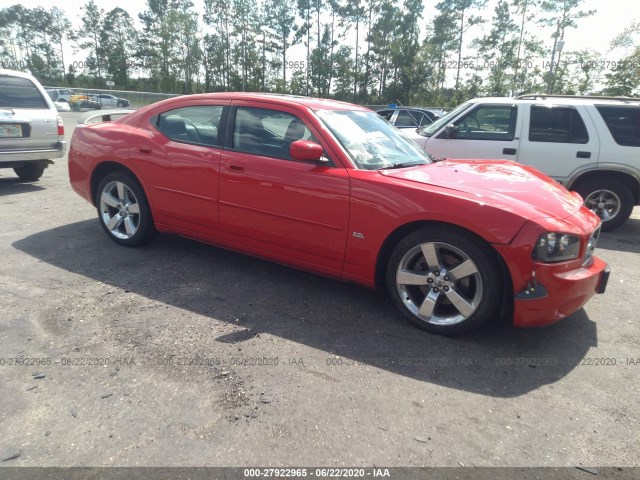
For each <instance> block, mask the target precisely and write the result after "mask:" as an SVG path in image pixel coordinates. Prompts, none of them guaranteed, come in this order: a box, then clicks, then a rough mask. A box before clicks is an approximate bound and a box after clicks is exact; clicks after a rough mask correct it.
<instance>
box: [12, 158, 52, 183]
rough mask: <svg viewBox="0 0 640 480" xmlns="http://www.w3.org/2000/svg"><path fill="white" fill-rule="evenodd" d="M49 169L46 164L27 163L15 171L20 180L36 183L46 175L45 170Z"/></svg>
mask: <svg viewBox="0 0 640 480" xmlns="http://www.w3.org/2000/svg"><path fill="white" fill-rule="evenodd" d="M45 168H47V165H46V163H45V162H29V163H25V164H24V165H22V166H21V167H16V168H14V169H13V171H14V172H16V175H18V177H20V180H23V181H25V182H35V181H36V180H38V179H39V178H40V177H41V176H42V174H43V173H44V169H45Z"/></svg>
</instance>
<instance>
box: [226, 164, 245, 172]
mask: <svg viewBox="0 0 640 480" xmlns="http://www.w3.org/2000/svg"><path fill="white" fill-rule="evenodd" d="M229 169H230V170H232V171H234V172H244V167H243V166H242V165H229Z"/></svg>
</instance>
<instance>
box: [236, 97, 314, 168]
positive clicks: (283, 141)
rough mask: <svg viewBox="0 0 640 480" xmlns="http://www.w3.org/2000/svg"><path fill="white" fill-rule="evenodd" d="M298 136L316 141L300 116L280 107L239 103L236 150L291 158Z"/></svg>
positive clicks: (299, 138)
mask: <svg viewBox="0 0 640 480" xmlns="http://www.w3.org/2000/svg"><path fill="white" fill-rule="evenodd" d="M296 140H311V141H313V142H315V141H316V139H315V138H314V137H313V135H312V134H311V132H310V131H309V129H308V128H307V127H306V126H305V124H304V122H303V121H302V120H300V119H299V118H298V117H296V116H294V115H291V114H289V113H285V112H280V111H277V110H268V109H264V108H250V107H238V109H237V111H236V119H235V125H234V130H233V148H234V150H238V151H241V152H247V153H254V154H256V155H265V156H267V157H275V158H284V159H290V158H291V157H290V156H289V145H291V143H292V142H295V141H296Z"/></svg>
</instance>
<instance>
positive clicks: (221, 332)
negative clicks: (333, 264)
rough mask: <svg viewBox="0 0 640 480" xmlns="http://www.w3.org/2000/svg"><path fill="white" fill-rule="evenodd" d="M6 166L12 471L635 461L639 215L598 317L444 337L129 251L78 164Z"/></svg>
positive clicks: (235, 270) (288, 290) (200, 257)
mask: <svg viewBox="0 0 640 480" xmlns="http://www.w3.org/2000/svg"><path fill="white" fill-rule="evenodd" d="M75 118H76V114H72V113H69V114H64V119H65V124H66V127H67V135H68V136H69V137H70V134H71V131H72V127H73V124H74V123H75ZM12 174H13V172H12V171H11V170H0V222H1V225H2V229H1V230H0V239H1V241H0V256H1V257H0V258H2V262H1V263H0V322H1V325H2V328H1V329H0V358H1V360H0V373H1V375H2V382H0V398H1V399H2V409H1V411H0V432H2V434H1V435H0V456H1V457H2V458H0V460H2V465H3V466H261V465H270V466H295V465H298V466H319V465H322V466H371V467H372V466H380V465H383V466H389V467H391V466H455V467H458V466H460V465H463V466H513V467H525V466H553V467H561V466H571V467H576V466H586V467H593V466H599V467H605V466H618V467H632V466H637V465H638V459H639V458H640V442H639V441H638V431H640V424H639V419H640V413H639V410H640V409H639V405H640V402H638V398H639V393H640V392H639V388H640V387H639V386H640V382H639V381H638V380H639V378H640V349H639V346H640V342H639V340H640V333H639V330H638V325H637V322H638V309H640V290H639V289H638V288H637V285H638V284H639V280H640V268H639V267H640V256H638V252H639V251H640V240H638V238H639V235H638V234H639V233H640V209H636V210H635V212H634V215H633V218H632V219H631V220H630V221H629V222H627V224H626V225H624V226H623V227H622V228H620V229H619V230H617V231H616V232H613V233H605V234H603V235H602V237H601V241H600V245H599V249H598V255H599V256H601V257H602V258H603V259H604V260H606V261H607V262H609V264H610V265H611V268H612V275H611V280H610V283H609V287H608V291H607V293H606V294H605V295H600V296H598V297H597V298H594V299H593V300H592V301H591V302H590V303H589V304H587V306H586V307H585V308H584V309H583V310H581V311H579V312H577V313H576V314H574V315H573V316H572V317H570V318H568V319H565V320H564V321H562V322H560V323H558V324H556V325H554V326H551V327H547V328H541V329H532V330H517V329H514V328H511V327H510V326H507V325H495V326H492V327H491V328H487V329H485V330H483V331H481V332H477V333H475V334H473V335H468V336H464V337H457V338H442V337H438V336H433V335H429V334H427V333H424V332H422V331H419V330H417V329H415V328H413V327H411V326H410V325H409V324H407V323H406V322H405V321H404V320H403V319H402V318H401V316H400V315H399V314H398V313H396V311H395V309H394V308H393V306H392V305H391V304H390V302H388V301H387V300H386V299H385V297H384V296H383V295H381V294H379V293H377V292H373V291H369V290H366V289H363V288H360V287H357V286H353V285H348V284H342V283H340V282H336V281H333V280H329V279H325V278H321V277H317V276H314V275H311V274H307V273H303V272H300V271H296V270H293V269H290V268H286V267H283V266H279V265H275V264H271V263H268V262H265V261H262V260H258V259H255V258H251V257H247V256H243V255H239V254H236V253H231V252H228V251H225V250H221V249H218V248H215V247H211V246H207V245H203V244H199V243H196V242H194V241H190V240H186V239H182V238H179V237H175V236H170V235H162V236H160V237H159V238H158V239H157V240H156V241H155V242H154V243H153V244H151V245H149V246H146V247H144V248H140V249H126V248H123V247H119V246H117V245H116V244H115V243H114V242H112V241H110V240H109V239H108V238H107V237H106V235H105V234H104V233H103V231H102V230H101V228H100V226H99V224H98V222H97V219H96V215H95V211H94V209H93V208H92V207H91V206H90V205H89V204H87V203H86V202H85V201H84V200H82V199H81V198H80V197H78V196H77V195H76V194H75V193H74V192H73V191H72V190H71V188H70V186H69V183H68V176H67V165H66V159H62V160H60V161H58V162H57V163H56V165H54V166H53V167H51V168H49V169H48V170H47V171H46V172H45V174H44V176H43V178H42V179H41V180H40V181H39V182H36V183H20V182H18V181H17V178H16V177H14V176H13V175H12ZM16 358H18V359H19V360H17V361H16V360H15V359H16ZM16 363H18V365H16ZM614 470H615V469H614ZM580 472H583V471H580ZM585 475H586V476H585V477H584V478H587V477H590V476H591V474H589V473H585ZM576 478H578V477H576ZM580 478H583V477H580Z"/></svg>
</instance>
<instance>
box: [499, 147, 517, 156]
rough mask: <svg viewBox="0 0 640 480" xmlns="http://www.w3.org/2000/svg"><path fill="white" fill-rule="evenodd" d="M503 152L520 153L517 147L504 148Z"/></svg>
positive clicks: (507, 153)
mask: <svg viewBox="0 0 640 480" xmlns="http://www.w3.org/2000/svg"><path fill="white" fill-rule="evenodd" d="M502 153H503V154H504V155H515V154H516V153H518V150H516V149H515V148H504V149H503V150H502Z"/></svg>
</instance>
